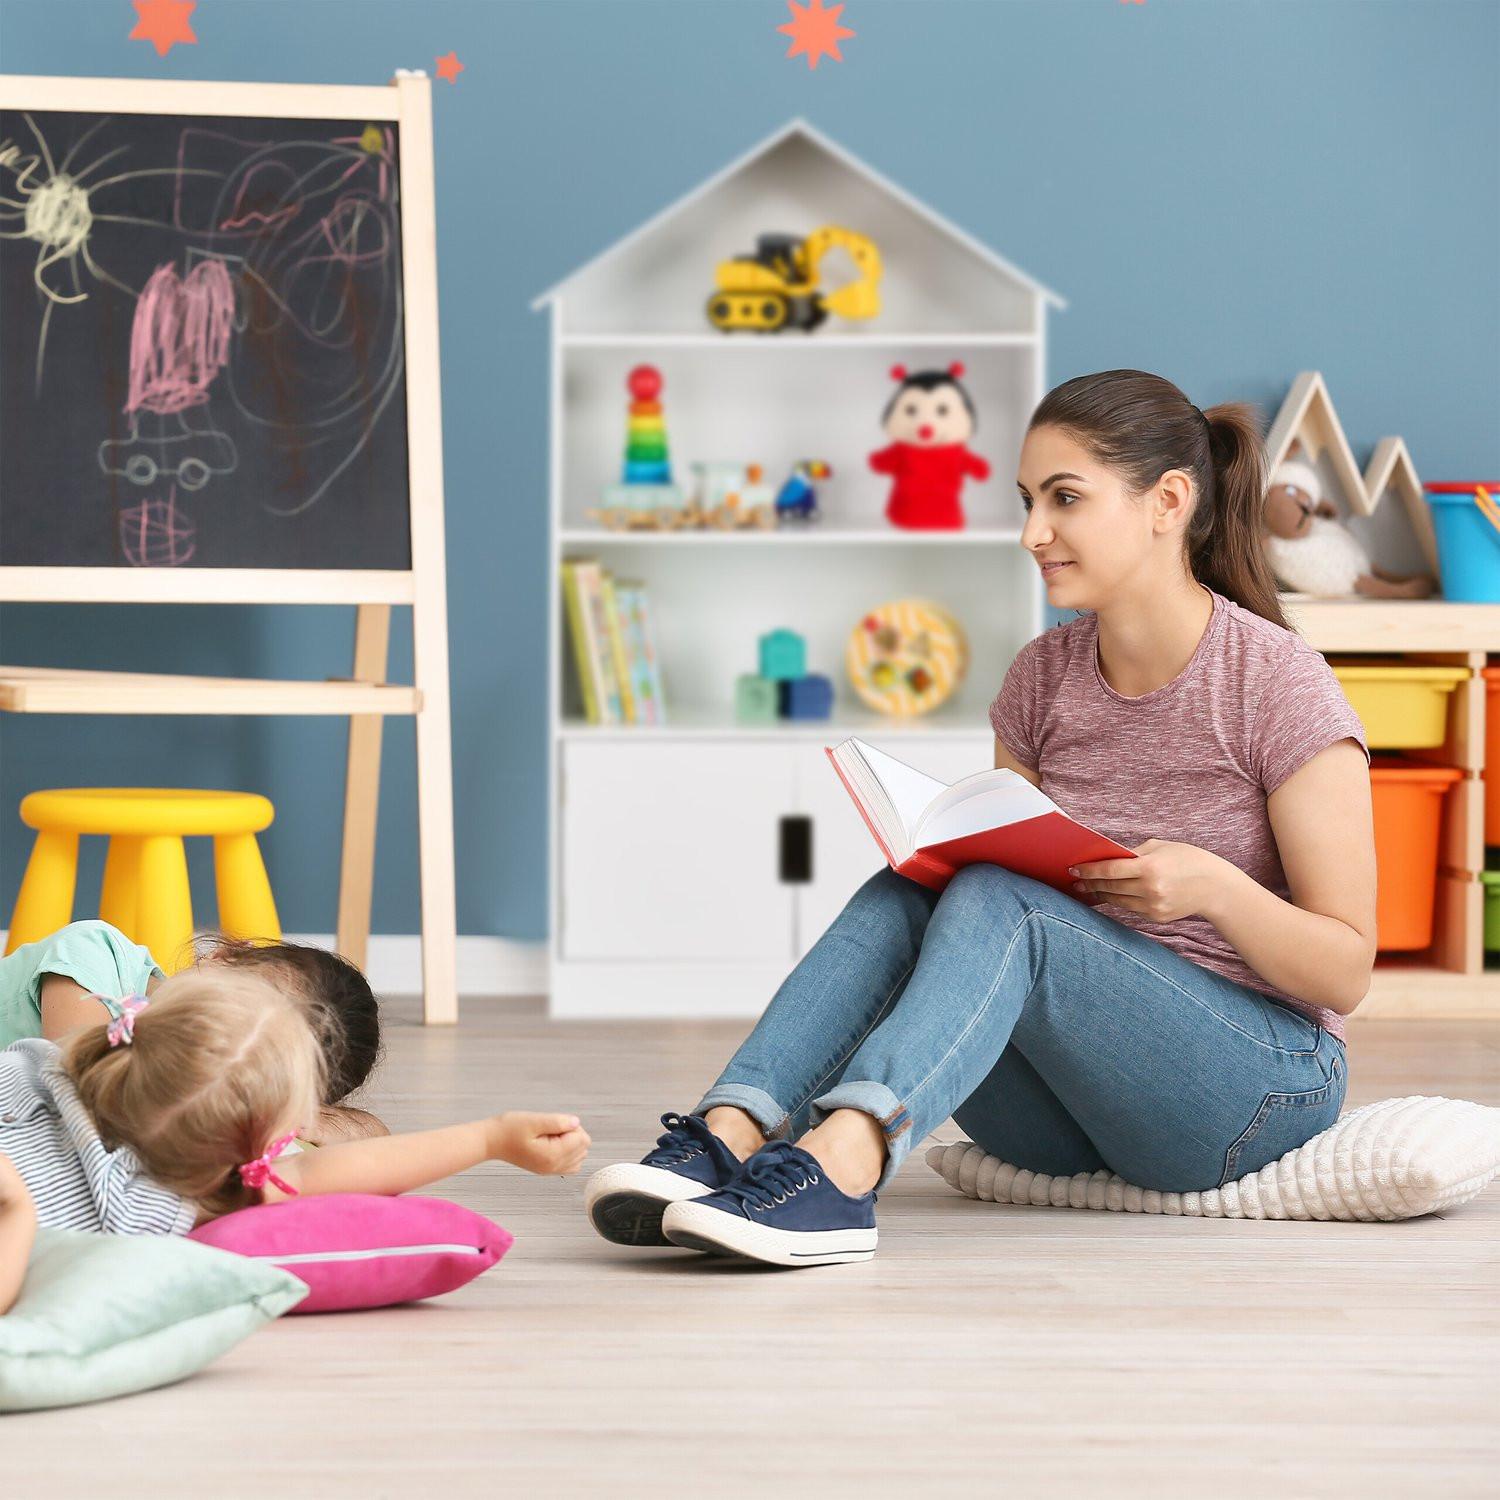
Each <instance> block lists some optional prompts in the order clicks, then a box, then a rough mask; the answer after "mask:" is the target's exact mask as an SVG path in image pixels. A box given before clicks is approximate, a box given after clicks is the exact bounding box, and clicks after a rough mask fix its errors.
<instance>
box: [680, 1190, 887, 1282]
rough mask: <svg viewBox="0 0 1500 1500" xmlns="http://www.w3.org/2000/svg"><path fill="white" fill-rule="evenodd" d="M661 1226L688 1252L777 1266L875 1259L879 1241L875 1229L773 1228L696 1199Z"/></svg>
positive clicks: (818, 1264) (830, 1264) (877, 1232)
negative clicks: (741, 1257) (699, 1252)
mask: <svg viewBox="0 0 1500 1500" xmlns="http://www.w3.org/2000/svg"><path fill="white" fill-rule="evenodd" d="M697 1196H699V1197H702V1196H703V1195H702V1194H698V1195H697ZM661 1230H662V1233H663V1234H664V1235H665V1236H666V1237H667V1240H668V1241H669V1242H670V1243H671V1244H673V1245H681V1246H682V1247H683V1248H684V1249H686V1250H703V1251H706V1252H707V1253H708V1254H710V1255H739V1256H743V1257H745V1259H747V1260H759V1261H764V1262H765V1263H766V1264H767V1265H772V1266H836V1265H844V1264H847V1263H849V1262H851V1261H857V1260H869V1259H870V1258H871V1257H872V1256H873V1255H874V1254H875V1246H876V1244H877V1242H878V1240H879V1231H878V1230H875V1229H810V1230H789V1229H772V1228H770V1227H769V1226H767V1225H765V1224H755V1223H752V1222H751V1221H750V1220H749V1219H742V1218H741V1217H740V1216H739V1215H738V1214H729V1213H725V1212H724V1210H723V1209H722V1208H710V1207H706V1206H705V1205H703V1204H701V1203H693V1202H691V1201H684V1202H678V1203H674V1204H672V1205H671V1206H670V1207H669V1208H668V1209H667V1211H666V1212H665V1214H663V1216H662V1222H661Z"/></svg>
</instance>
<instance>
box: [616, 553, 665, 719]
mask: <svg viewBox="0 0 1500 1500" xmlns="http://www.w3.org/2000/svg"><path fill="white" fill-rule="evenodd" d="M615 599H616V602H617V603H618V605H619V607H620V621H621V626H622V629H623V631H624V634H625V655H626V658H627V660H628V663H629V671H630V691H631V697H632V700H633V701H634V704H635V708H636V722H637V723H639V724H665V723H666V722H667V709H666V700H665V699H664V698H663V696H662V690H661V665H660V662H659V660H658V658H657V653H656V634H655V626H654V623H653V619H652V614H651V601H650V599H649V597H648V596H647V594H646V586H645V584H643V583H640V582H638V581H636V580H634V579H630V580H625V579H617V580H616V581H615Z"/></svg>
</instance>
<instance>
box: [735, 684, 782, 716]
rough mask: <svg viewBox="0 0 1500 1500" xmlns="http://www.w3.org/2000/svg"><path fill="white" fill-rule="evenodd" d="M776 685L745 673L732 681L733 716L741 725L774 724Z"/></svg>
mask: <svg viewBox="0 0 1500 1500" xmlns="http://www.w3.org/2000/svg"><path fill="white" fill-rule="evenodd" d="M776 709H777V702H776V684H775V683H774V682H772V681H770V680H769V679H768V678H765V677H757V676H755V675H754V673H751V672H746V673H745V674H744V675H743V676H740V677H736V678H735V680H734V716H735V718H736V719H737V720H738V721H739V722H740V723H741V724H774V723H775V722H776V719H777V713H776Z"/></svg>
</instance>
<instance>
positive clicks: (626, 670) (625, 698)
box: [599, 570, 643, 724]
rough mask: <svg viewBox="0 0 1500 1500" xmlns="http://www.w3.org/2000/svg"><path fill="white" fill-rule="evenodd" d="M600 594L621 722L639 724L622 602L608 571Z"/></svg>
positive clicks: (600, 585)
mask: <svg viewBox="0 0 1500 1500" xmlns="http://www.w3.org/2000/svg"><path fill="white" fill-rule="evenodd" d="M599 592H600V597H601V598H602V599H603V601H604V621H605V629H606V632H607V635H608V645H609V660H610V665H611V666H612V667H613V668H614V674H615V680H616V682H617V683H618V684H619V692H620V722H621V723H622V724H639V723H642V722H643V721H642V719H641V716H640V714H639V713H638V712H637V711H636V708H635V702H634V695H633V694H632V693H631V690H630V662H629V660H628V659H627V657H626V655H625V631H624V629H623V627H622V625H621V622H620V602H619V600H618V598H617V597H616V595H615V580H614V579H613V577H611V575H610V574H609V572H608V570H604V571H601V572H600V574H599Z"/></svg>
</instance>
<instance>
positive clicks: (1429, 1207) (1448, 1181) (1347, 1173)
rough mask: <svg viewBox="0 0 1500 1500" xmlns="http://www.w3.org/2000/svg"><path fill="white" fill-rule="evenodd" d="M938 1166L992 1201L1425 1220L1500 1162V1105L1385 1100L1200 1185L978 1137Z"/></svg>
mask: <svg viewBox="0 0 1500 1500" xmlns="http://www.w3.org/2000/svg"><path fill="white" fill-rule="evenodd" d="M927 1165H928V1166H929V1167H931V1168H932V1170H933V1171H934V1172H936V1173H937V1174H938V1175H939V1176H940V1177H942V1179H943V1180H944V1181H945V1182H946V1183H947V1184H948V1185H949V1186H950V1187H955V1188H957V1189H958V1191H959V1192H961V1193H963V1194H964V1195H965V1196H967V1197H970V1198H982V1199H983V1200H984V1201H985V1202H987V1203H1016V1204H1032V1205H1035V1206H1036V1207H1039V1208H1046V1207H1052V1208H1107V1209H1109V1210H1111V1211H1112V1212H1114V1213H1131V1214H1183V1215H1186V1216H1189V1217H1193V1218H1202V1219H1364V1220H1371V1219H1414V1218H1416V1217H1417V1216H1418V1215H1419V1214H1430V1213H1436V1212H1437V1211H1438V1210H1440V1209H1444V1208H1452V1207H1453V1206H1454V1205H1455V1204H1458V1203H1467V1202H1468V1201H1469V1199H1470V1198H1474V1197H1477V1196H1478V1194H1479V1193H1481V1192H1482V1191H1483V1190H1484V1188H1485V1186H1486V1185H1487V1184H1488V1183H1489V1181H1490V1180H1491V1178H1493V1177H1494V1176H1495V1175H1496V1173H1497V1172H1500V1109H1490V1108H1488V1107H1486V1106H1485V1105H1483V1104H1473V1103H1470V1102H1469V1101H1468V1100H1466V1099H1442V1098H1434V1097H1429V1096H1424V1095H1420V1094H1418V1095H1413V1096H1412V1097H1410V1098H1406V1099H1382V1100H1380V1101H1379V1103H1376V1104H1366V1105H1364V1106H1362V1107H1361V1108H1359V1109H1355V1110H1351V1111H1350V1112H1349V1113H1348V1114H1346V1115H1344V1116H1342V1117H1341V1118H1340V1119H1338V1120H1335V1121H1334V1123H1333V1124H1332V1125H1330V1126H1329V1127H1328V1129H1327V1130H1325V1131H1323V1132H1322V1133H1321V1134H1319V1135H1315V1136H1314V1137H1313V1138H1312V1139H1311V1140H1310V1141H1308V1142H1307V1143H1306V1144H1305V1145H1301V1146H1298V1147H1297V1149H1296V1150H1295V1151H1288V1152H1287V1154H1286V1155H1285V1156H1283V1157H1282V1158H1281V1159H1280V1160H1279V1161H1273V1162H1269V1163H1268V1164H1267V1165H1266V1166H1264V1167H1262V1168H1261V1169H1260V1171H1258V1172H1252V1173H1250V1174H1249V1175H1248V1176H1246V1177H1241V1178H1239V1179H1238V1180H1237V1181H1235V1182H1227V1183H1225V1184H1224V1186H1223V1187H1221V1188H1209V1189H1208V1190H1206V1191H1204V1192H1199V1193H1161V1192H1157V1191H1156V1190H1155V1189H1154V1188H1139V1187H1135V1186H1133V1185H1132V1184H1131V1183H1128V1182H1126V1181H1125V1180H1124V1179H1123V1178H1121V1177H1117V1176H1115V1175H1114V1174H1113V1173H1111V1172H1106V1171H1104V1170H1102V1169H1101V1170H1100V1171H1097V1172H1080V1173H1078V1174H1077V1175H1076V1176H1074V1177H1051V1176H1048V1174H1047V1173H1045V1172H1028V1171H1026V1170H1025V1169H1024V1168H1021V1167H1014V1166H1012V1165H1011V1164H1010V1163H1009V1162H1004V1161H1001V1160H1000V1159H999V1158H998V1157H994V1156H990V1155H988V1154H987V1153H986V1152H985V1151H983V1150H981V1149H980V1147H978V1146H976V1145H974V1144H972V1143H971V1142H969V1141H957V1142H955V1143H954V1144H953V1145H951V1146H933V1147H932V1148H931V1149H930V1150H929V1151H928V1152H927Z"/></svg>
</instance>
